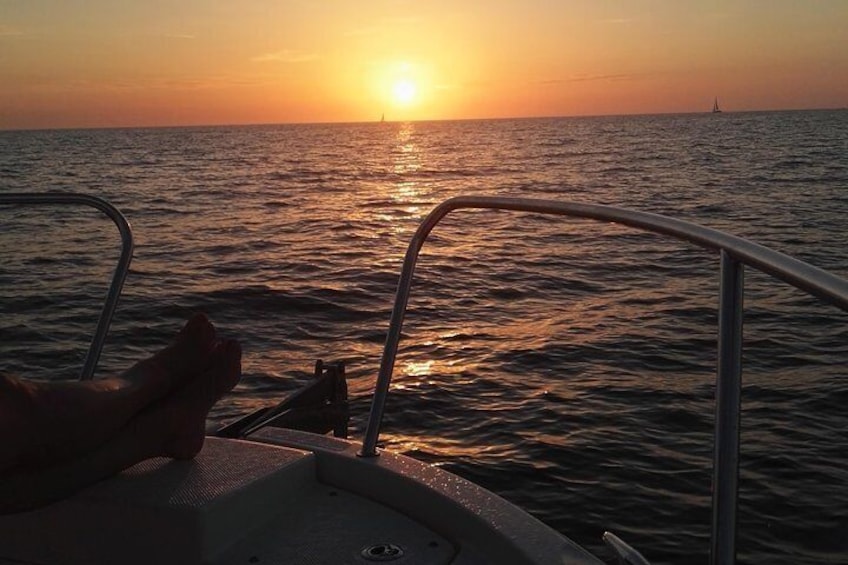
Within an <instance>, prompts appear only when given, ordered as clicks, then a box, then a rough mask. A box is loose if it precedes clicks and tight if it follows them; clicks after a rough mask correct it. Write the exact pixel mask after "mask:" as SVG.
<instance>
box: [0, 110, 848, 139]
mask: <svg viewBox="0 0 848 565" xmlns="http://www.w3.org/2000/svg"><path fill="white" fill-rule="evenodd" d="M842 110H848V106H835V107H825V108H777V109H759V110H722V112H721V113H722V114H756V113H772V112H826V111H842ZM699 115H712V112H711V111H710V110H703V111H697V112H695V111H691V112H650V113H622V114H572V115H563V114H561V115H542V116H501V117H489V118H436V119H420V120H391V119H390V120H385V121H383V120H380V119H374V120H358V121H329V120H328V121H302V122H299V121H291V122H230V123H206V124H167V125H166V124H162V125H114V126H54V127H34V128H26V127H24V128H17V127H16V128H4V127H2V126H0V133H4V132H28V131H78V130H119V129H188V128H226V127H267V126H309V125H362V124H381V123H382V124H406V123H436V122H481V121H509V120H555V119H581V118H617V117H640V116H644V117H648V116H699Z"/></svg>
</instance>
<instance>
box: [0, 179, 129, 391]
mask: <svg viewBox="0 0 848 565" xmlns="http://www.w3.org/2000/svg"><path fill="white" fill-rule="evenodd" d="M9 204H19V205H23V204H28V205H74V204H78V205H84V206H91V207H93V208H97V209H98V210H100V211H101V212H103V213H104V214H106V215H107V216H109V218H110V219H111V220H112V221H113V222H115V225H116V226H117V227H118V231H119V232H120V234H121V255H120V257H119V258H118V264H117V266H116V267H115V272H114V274H113V275H112V283H111V284H110V285H109V291H108V292H107V294H106V300H105V302H104V303H103V310H101V312H100V318H99V319H98V321H97V328H96V329H95V332H94V337H92V339H91V345H89V347H88V353H87V354H86V356H85V362H84V363H83V366H82V371H81V372H80V380H88V379H91V378H93V377H94V369H95V368H96V367H97V362H98V361H99V360H100V352H101V351H102V350H103V344H104V343H105V342H106V334H107V333H108V332H109V325H110V324H111V323H112V316H113V315H114V313H115V307H116V306H117V305H118V299H119V298H120V296H121V289H122V288H123V286H124V281H125V280H126V278H127V273H128V272H129V269H130V262H131V261H132V254H133V234H132V227H131V226H130V223H129V222H128V221H127V219H126V217H124V215H123V214H122V213H121V211H120V210H118V209H117V208H115V207H114V206H112V205H111V204H110V203H109V202H107V201H105V200H103V199H102V198H98V197H96V196H89V195H87V194H76V193H70V192H68V193H65V192H41V193H23V192H7V193H5V194H3V193H0V205H9Z"/></svg>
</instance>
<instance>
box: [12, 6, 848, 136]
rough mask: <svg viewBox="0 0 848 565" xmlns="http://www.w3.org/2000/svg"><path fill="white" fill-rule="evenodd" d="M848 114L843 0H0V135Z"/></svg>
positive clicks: (847, 14)
mask: <svg viewBox="0 0 848 565" xmlns="http://www.w3.org/2000/svg"><path fill="white" fill-rule="evenodd" d="M715 96H718V98H719V100H720V102H721V103H722V105H723V107H724V109H725V110H729V111H734V110H755V109H795V108H842V107H846V106H848V0H760V1H753V0H736V1H730V0H714V1H703V0H629V1H628V0H607V1H600V0H525V1H518V0H516V1H506V0H474V1H461V0H428V1H419V2H413V1H408V0H357V1H353V0H311V1H308V0H239V1H235V0H179V1H176V0H175V1H163V0H0V129H10V128H11V129H16V128H44V127H100V126H136V125H138V126H153V125H193V124H236V123H279V122H337V121H374V120H379V119H380V117H381V115H383V114H385V116H386V119H387V120H410V119H411V120H416V119H458V118H459V119H461V118H490V117H522V116H569V115H599V114H632V113H660V112H698V111H705V110H708V109H709V108H710V107H711V106H712V103H713V98H714V97H715Z"/></svg>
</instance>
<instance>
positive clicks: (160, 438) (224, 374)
mask: <svg viewBox="0 0 848 565" xmlns="http://www.w3.org/2000/svg"><path fill="white" fill-rule="evenodd" d="M240 376H241V348H240V347H239V344H238V342H236V341H232V340H229V341H225V342H223V343H221V344H218V345H217V346H216V347H215V349H214V351H213V352H212V354H211V355H210V358H209V365H208V368H207V369H206V371H205V372H204V373H202V374H200V375H197V376H195V377H194V378H192V379H191V380H190V381H189V382H188V383H186V384H185V385H184V386H182V387H181V388H179V389H178V390H175V391H174V392H173V393H172V394H170V395H168V396H166V397H165V398H163V399H161V400H159V401H157V402H154V403H153V404H151V405H150V406H148V407H147V408H146V409H144V410H142V411H141V412H139V413H138V414H137V415H136V416H135V417H133V418H132V419H130V420H129V421H128V422H127V424H126V425H125V426H124V427H123V428H121V429H120V430H119V432H118V433H117V434H115V435H114V437H112V438H111V439H109V440H107V441H106V442H105V443H103V444H102V445H100V446H98V447H96V448H95V449H94V450H93V451H91V452H90V453H86V454H82V455H79V456H77V457H75V458H73V459H70V460H66V461H62V462H59V463H57V464H55V465H52V466H47V467H40V468H35V469H28V468H22V467H18V468H15V469H12V470H10V471H7V472H6V473H5V474H0V514H5V513H11V512H21V511H24V510H30V509H33V508H37V507H39V506H43V505H45V504H49V503H51V502H54V501H56V500H60V499H62V498H65V497H67V496H69V495H71V494H73V493H75V492H77V491H79V490H81V489H82V488H85V487H86V486H89V485H92V484H94V483H96V482H97V481H100V480H102V479H104V478H106V477H109V476H112V475H114V474H116V473H118V472H120V471H122V470H124V469H126V468H128V467H130V466H132V465H134V464H136V463H138V462H140V461H143V460H145V459H149V458H151V457H159V456H162V457H172V458H176V459H191V458H192V457H194V456H195V455H196V454H197V453H198V452H199V451H200V448H201V447H202V446H203V440H204V437H205V421H206V416H207V415H208V413H209V410H210V409H211V408H212V406H213V405H214V404H215V402H216V401H217V400H218V399H220V398H221V396H223V395H224V394H225V393H226V392H228V391H230V390H232V388H233V387H234V386H235V385H236V383H237V382H238V380H239V378H240Z"/></svg>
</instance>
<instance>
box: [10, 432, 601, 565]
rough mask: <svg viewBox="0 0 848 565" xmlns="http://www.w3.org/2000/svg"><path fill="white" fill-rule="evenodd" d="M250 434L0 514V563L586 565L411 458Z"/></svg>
mask: <svg viewBox="0 0 848 565" xmlns="http://www.w3.org/2000/svg"><path fill="white" fill-rule="evenodd" d="M255 439H256V440H258V441H261V442H263V443H256V442H247V441H240V440H225V439H220V438H208V439H207V442H206V445H205V447H204V449H203V451H202V452H201V453H200V455H199V456H198V457H197V458H196V459H195V460H194V461H187V462H178V461H170V460H166V459H154V460H150V461H146V462H143V463H141V464H139V465H136V466H135V467H132V468H131V469H128V470H127V471H125V472H124V473H122V474H120V475H118V476H117V477H114V478H112V479H109V480H106V481H103V482H101V483H99V484H97V485H95V486H93V487H91V488H89V489H87V490H85V491H83V492H82V493H80V494H79V495H77V496H75V497H73V498H71V499H69V500H66V501H62V502H59V503H57V504H54V505H52V506H50V507H48V508H45V509H42V510H38V511H35V512H30V513H25V514H19V515H13V516H6V517H2V518H0V563H4V564H5V563H38V564H53V563H67V564H82V563H127V564H134V563H139V564H140V563H180V564H186V563H209V564H222V565H223V564H251V563H256V564H283V563H303V564H310V565H311V564H346V563H350V564H362V563H373V562H384V563H385V562H390V563H395V564H398V565H412V564H431V565H438V564H452V565H472V564H477V563H509V564H520V563H551V562H555V563H563V564H564V563H599V562H598V561H597V560H595V559H594V558H592V557H591V556H589V555H588V554H586V553H585V552H584V551H583V550H581V549H579V548H578V547H577V546H576V545H574V544H572V543H571V542H569V541H568V540H566V539H565V538H563V537H562V536H560V535H559V534H557V533H556V532H554V531H553V530H550V529H549V528H547V527H546V526H544V525H543V524H541V523H540V522H538V521H537V520H535V519H534V518H532V517H530V516H528V515H527V514H525V513H524V512H522V511H521V510H519V509H517V508H516V507H514V506H512V505H511V504H509V503H507V502H506V501H504V500H502V499H500V498H498V497H496V496H494V495H492V494H491V493H489V492H487V491H485V490H483V489H481V488H479V487H477V486H475V485H473V484H472V483H469V482H467V481H465V480H463V479H461V478H459V477H456V476H454V475H451V474H449V473H446V472H444V471H441V470H440V469H437V468H435V467H430V466H427V465H424V464H422V463H420V462H417V461H415V460H413V459H410V458H407V457H402V456H397V455H391V454H388V453H384V454H382V455H381V456H380V457H378V458H370V459H364V458H361V457H358V456H357V455H356V450H357V449H358V446H356V445H354V444H352V443H349V442H346V441H342V440H335V439H332V438H327V437H324V436H317V435H313V434H307V433H303V432H295V431H290V430H280V429H275V428H267V429H264V430H261V431H260V432H258V433H257V434H256V437H255ZM264 442H267V443H264ZM272 444H274V445H272ZM398 549H399V550H400V552H402V554H400V555H392V553H393V552H397V551H398ZM389 557H392V559H388V558H389ZM551 559H554V560H553V561H551Z"/></svg>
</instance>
